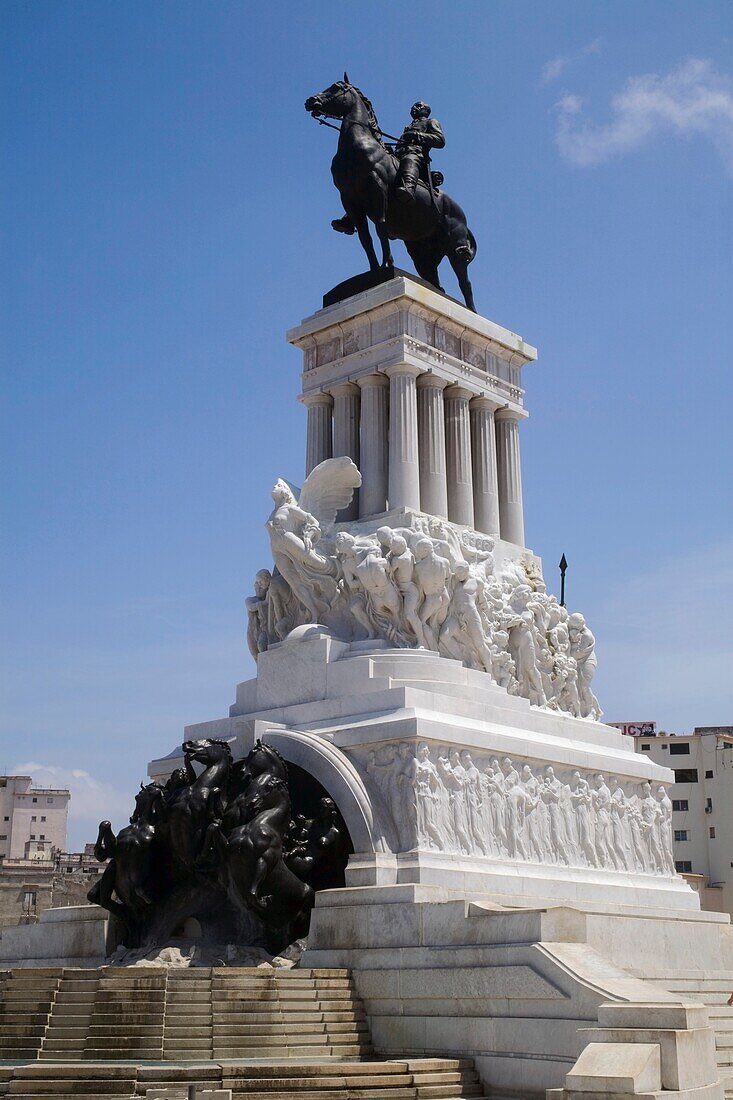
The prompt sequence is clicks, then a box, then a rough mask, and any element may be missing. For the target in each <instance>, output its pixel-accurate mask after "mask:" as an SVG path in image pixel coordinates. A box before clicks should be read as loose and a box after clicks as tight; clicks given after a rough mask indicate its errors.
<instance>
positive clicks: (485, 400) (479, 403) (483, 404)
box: [468, 393, 501, 412]
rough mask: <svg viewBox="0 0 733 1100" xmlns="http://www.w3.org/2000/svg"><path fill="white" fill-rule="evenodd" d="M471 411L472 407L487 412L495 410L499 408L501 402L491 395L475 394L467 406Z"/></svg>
mask: <svg viewBox="0 0 733 1100" xmlns="http://www.w3.org/2000/svg"><path fill="white" fill-rule="evenodd" d="M468 407H469V408H470V409H471V410H472V411H473V410H474V409H476V410H478V409H486V410H487V411H488V412H496V411H497V409H500V408H501V404H500V403H499V402H498V401H497V400H496V399H495V398H493V397H487V396H486V394H483V393H480V394H476V396H475V397H472V398H471V401H470V403H469V406H468Z"/></svg>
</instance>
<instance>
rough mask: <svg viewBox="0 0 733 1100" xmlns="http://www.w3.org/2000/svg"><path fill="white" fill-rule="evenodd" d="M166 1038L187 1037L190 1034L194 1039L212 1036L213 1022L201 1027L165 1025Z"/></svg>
mask: <svg viewBox="0 0 733 1100" xmlns="http://www.w3.org/2000/svg"><path fill="white" fill-rule="evenodd" d="M163 1034H164V1038H165V1039H166V1041H167V1040H168V1039H185V1038H187V1037H188V1036H190V1038H192V1039H205V1038H207V1036H208V1038H211V1024H209V1025H208V1026H207V1025H206V1024H204V1025H202V1026H200V1027H194V1026H192V1025H189V1026H187V1027H172V1026H171V1025H170V1024H166V1025H165V1031H164V1033H163Z"/></svg>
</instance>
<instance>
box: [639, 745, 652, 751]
mask: <svg viewBox="0 0 733 1100" xmlns="http://www.w3.org/2000/svg"><path fill="white" fill-rule="evenodd" d="M650 748H651V745H642V746H641V751H642V752H649V749H650Z"/></svg>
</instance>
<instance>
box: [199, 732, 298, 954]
mask: <svg viewBox="0 0 733 1100" xmlns="http://www.w3.org/2000/svg"><path fill="white" fill-rule="evenodd" d="M243 773H244V774H245V775H246V776H247V777H248V780H247V782H246V786H245V788H244V790H243V792H242V793H241V794H240V795H239V796H238V797H237V799H236V800H235V804H231V805H230V806H229V807H228V808H227V812H226V813H225V815H224V820H223V821H222V822H212V824H211V825H209V828H208V830H207V841H206V848H207V849H208V848H211V849H213V850H214V851H215V852H216V853H217V855H218V857H219V859H220V860H221V862H222V864H223V865H224V867H225V868H226V871H227V876H228V879H229V889H230V892H231V894H233V895H234V897H235V898H236V899H242V901H244V903H245V905H246V906H247V908H248V909H251V910H252V911H253V912H254V913H256V914H257V915H258V916H259V917H260V918H261V919H262V920H263V922H264V923H265V926H266V928H267V931H268V935H269V936H270V937H271V938H274V940H276V941H277V942H280V940H281V939H282V938H283V935H284V938H285V940H286V941H287V942H290V941H291V940H294V939H297V938H299V937H300V936H304V935H306V933H307V931H308V923H309V919H310V911H311V909H312V908H313V903H314V900H315V894H314V892H313V890H312V889H311V887H310V886H308V885H306V883H304V882H302V881H301V880H300V879H299V878H298V877H297V875H295V874H293V872H292V871H291V870H290V869H289V867H288V866H287V865H286V863H285V862H284V860H283V842H282V838H283V836H284V834H285V832H286V829H287V826H288V822H289V821H290V793H289V791H288V782H287V775H288V773H287V768H286V766H285V762H284V760H283V759H282V757H281V756H280V755H279V754H278V753H277V752H276V751H275V749H273V748H271V747H270V746H269V745H265V744H263V743H262V742H261V741H257V742H256V743H255V746H254V748H253V749H252V751H251V752H250V753H249V755H248V756H247V757H246V759H245V760H244V761H243ZM235 822H236V824H235Z"/></svg>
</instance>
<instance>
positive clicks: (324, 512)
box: [298, 455, 361, 527]
mask: <svg viewBox="0 0 733 1100" xmlns="http://www.w3.org/2000/svg"><path fill="white" fill-rule="evenodd" d="M360 485H361V474H360V473H359V470H358V469H357V467H356V466H355V465H354V463H353V462H352V461H351V459H350V458H349V457H348V456H347V455H342V456H341V457H340V458H327V459H326V461H325V462H319V464H318V465H317V466H315V467H314V468H313V469H312V470H311V472H310V473H309V474H308V477H307V478H306V479H305V481H304V482H303V488H302V489H301V490H300V497H299V498H298V504H299V506H300V507H301V508H302V509H303V510H304V511H306V512H310V513H311V515H312V516H315V517H316V519H317V520H318V522H319V523H320V524H321V526H322V527H330V526H331V524H332V523H334V521H335V519H336V513H337V512H339V511H340V510H341V509H342V508H347V507H348V506H349V504H351V501H352V499H353V496H354V490H355V489H358V488H359V486H360Z"/></svg>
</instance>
